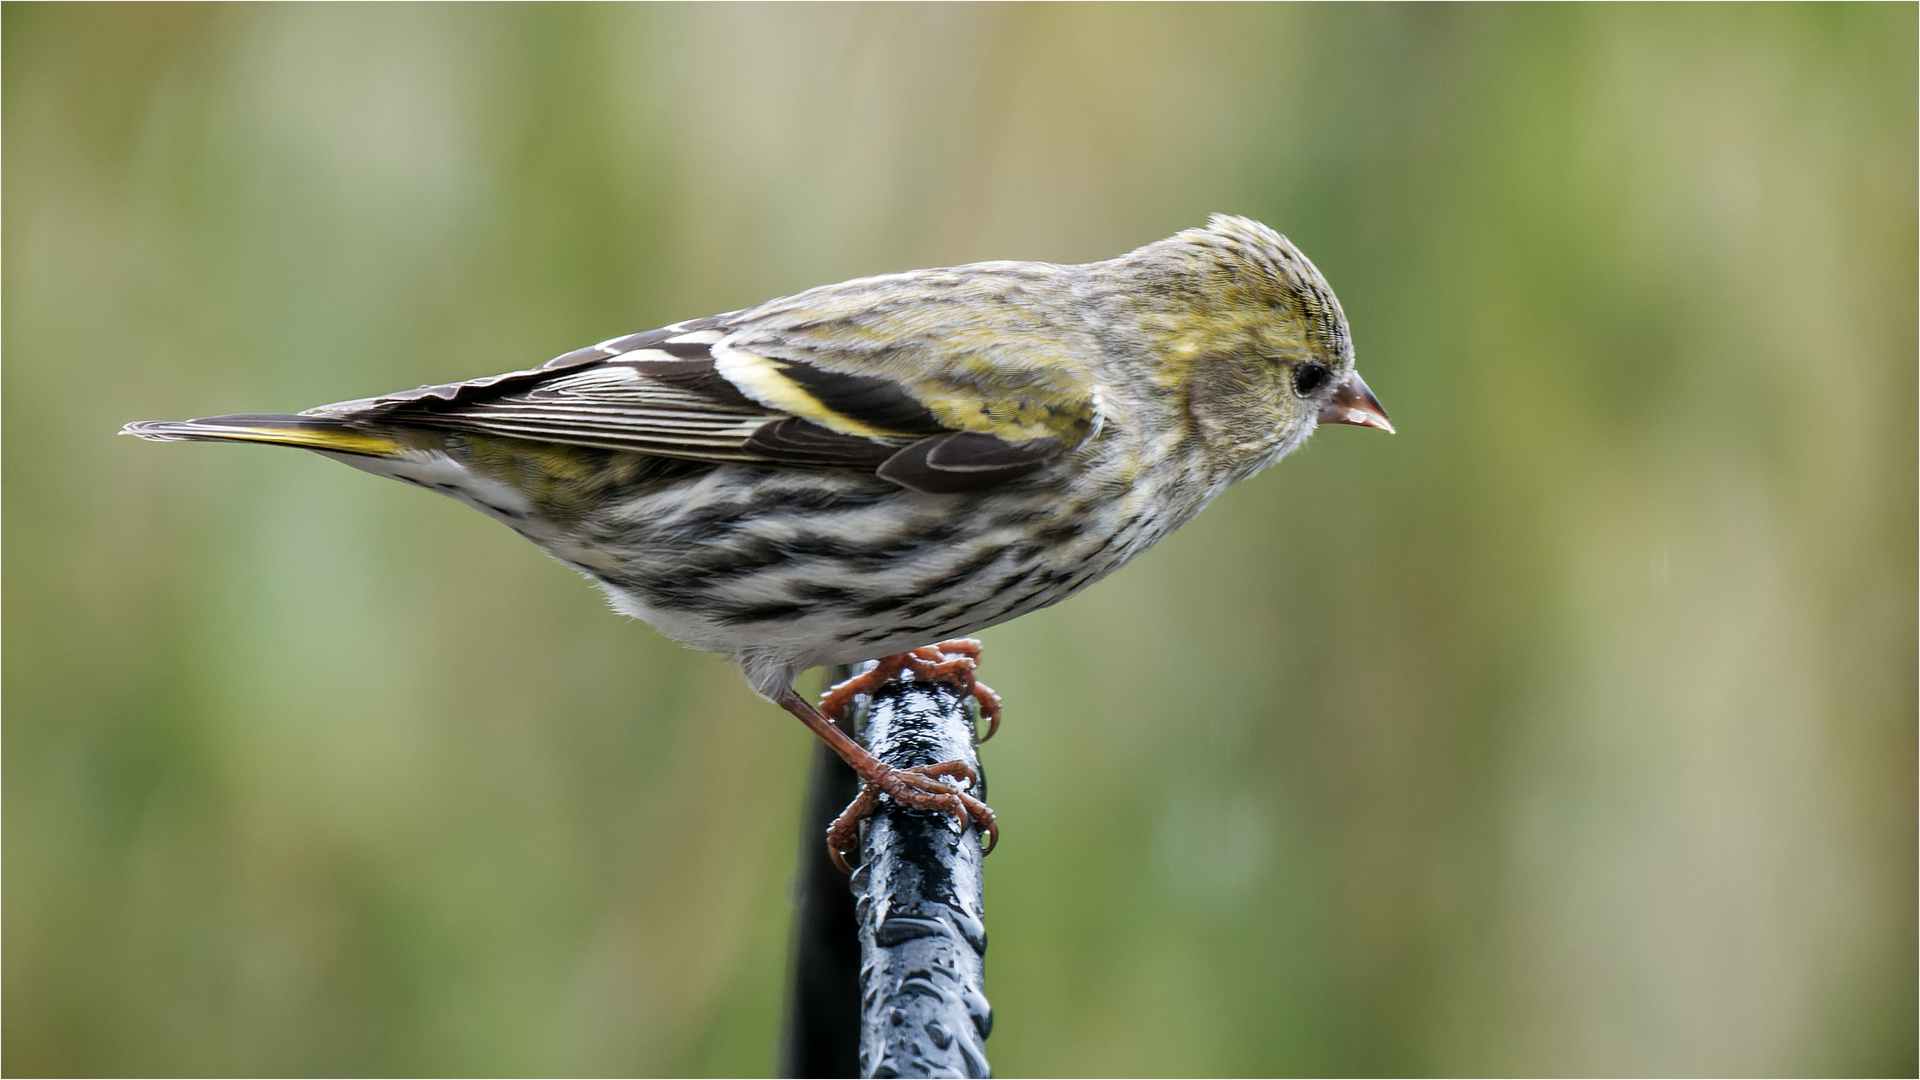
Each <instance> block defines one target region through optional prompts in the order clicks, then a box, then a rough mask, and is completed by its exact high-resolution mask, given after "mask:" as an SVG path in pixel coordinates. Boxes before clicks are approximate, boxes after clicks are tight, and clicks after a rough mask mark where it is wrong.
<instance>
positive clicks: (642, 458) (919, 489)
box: [126, 216, 1391, 779]
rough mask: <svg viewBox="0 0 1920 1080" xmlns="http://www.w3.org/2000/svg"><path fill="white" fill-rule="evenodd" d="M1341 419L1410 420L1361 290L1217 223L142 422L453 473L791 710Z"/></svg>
mask: <svg viewBox="0 0 1920 1080" xmlns="http://www.w3.org/2000/svg"><path fill="white" fill-rule="evenodd" d="M1328 421H1333V422H1344V423H1364V424H1370V425H1372V426H1377V427H1387V426H1388V425H1387V422H1386V418H1385V414H1384V412H1383V411H1381V409H1380V408H1379V405H1378V403H1377V402H1375V401H1374V400H1373V398H1372V396H1371V395H1370V394H1369V393H1368V392H1367V389H1366V386H1365V384H1364V383H1363V382H1361V381H1360V380H1359V377H1358V375H1357V374H1356V373H1355V372H1354V371H1353V354H1352V347H1351V344H1350V341H1349V338H1348V333H1347V325H1346V320H1345V317H1344V315H1343V314H1342V313H1341V310H1340V306H1339V303H1338V301H1337V300H1335V299H1334V296H1333V292H1332V290H1331V289H1330V288H1329V287H1328V286H1327V284H1326V282H1325V281H1324V280H1323V279H1322V278H1321V276H1320V274H1319V273H1318V271H1316V270H1315V269H1314V267H1313V265H1312V264H1311V263H1310V262H1308V261H1307V259H1306V257H1305V256H1303V255H1301V254H1300V253H1299V251H1298V250H1297V249H1295V248H1294V247H1293V245H1292V244H1290V243H1288V242H1287V241H1286V240H1285V239H1284V238H1283V237H1281V236H1280V235H1279V234H1277V233H1275V232H1273V231H1272V230H1271V229H1269V228H1267V227H1266V226H1264V225H1261V224H1259V223H1257V222H1253V221H1249V220H1247V219H1244V218H1234V217H1226V216H1216V217H1215V218H1214V219H1213V220H1212V221H1211V223H1210V224H1209V226H1208V227H1207V228H1206V229H1193V230H1188V231H1186V232H1183V233H1180V234H1178V235H1177V236H1174V237H1172V238H1170V239H1168V240H1163V241H1160V242H1158V243H1155V244H1150V245H1148V246H1146V247H1143V248H1141V249H1139V250H1137V251H1134V252H1132V253H1130V254H1128V255H1124V256H1121V257H1120V258H1118V259H1113V260H1109V261H1107V262H1100V263H1090V264H1085V265H1078V266H1060V265H1053V264H1047V263H1018V262H992V263H978V264H974V265H971V266H961V267H954V268H950V269H939V270H919V271H912V272H909V273H904V274H891V275H885V276H881V277H873V278H862V279H858V280H854V281H848V282H843V283H840V284H837V285H826V286H821V287H819V288H815V289H809V290H807V291H806V292H802V293H798V294H796V295H794V296H790V297H785V298H782V299H778V300H771V301H768V302H766V303H764V304H761V305H759V306H757V307H752V308H748V309H745V310H742V311H737V312H732V313H729V314H725V315H716V316H712V317H709V318H702V319H694V320H691V321H688V322H683V323H678V324H675V325H673V326H669V327H664V328H662V329H659V330H654V331H650V332H647V333H642V334H633V335H629V336H626V337H620V338H615V339H612V340H610V341H606V342H602V343H601V344H599V345H594V346H591V347H588V348H585V349H579V350H576V351H574V352H570V353H567V354H565V355H563V356H560V357H557V358H556V359H554V360H552V361H550V362H548V363H547V364H545V365H543V366H541V367H539V368H533V369H529V370H525V371H516V372H511V373H509V374H505V375H496V376H492V377H489V378H485V379H477V380H473V381H471V382H463V383H453V384H448V385H444V386H430V387H423V388H421V389H418V390H413V391H409V392H406V393H401V394H393V395H388V396H386V397H377V398H368V399H365V400H360V401H350V402H343V403H340V404H337V405H326V406H321V407H319V408H316V409H310V410H308V411H307V412H305V413H302V414H300V415H299V416H297V417H293V416H227V417H213V418H210V419H206V420H193V421H186V422H184V423H141V424H130V425H128V427H127V428H126V431H127V432H128V433H130V434H134V435H139V436H141V437H143V438H149V439H157V440H169V439H214V440H241V441H260V442H272V443H282V444H286V445H293V446H300V447H304V448H306V449H311V450H315V451H318V452H320V453H323V454H326V455H328V456H330V457H333V458H335V459H337V460H340V461H343V462H346V463H347V464H350V465H354V466H355V467H357V468H361V469H364V470H366V471H368V472H373V473H377V474H380V475H383V476H391V477H394V478H396V479H400V480H405V481H407V482H409V483H413V484H417V485H419V486H422V487H426V488H430V489H434V490H439V491H443V492H445V493H447V494H449V495H452V496H453V497H455V498H458V499H461V500H462V501H464V502H467V503H469V504H471V505H473V506H475V507H476V508H478V509H480V510H481V511H483V512H485V513H487V514H489V515H491V516H493V517H495V518H497V519H499V520H500V521H502V522H504V523H505V524H506V525H508V526H509V527H510V528H513V529H514V530H516V531H517V532H519V533H521V534H522V535H524V536H526V537H527V538H528V539H530V540H533V541H534V542H535V543H537V544H539V545H540V546H541V547H542V548H543V549H545V550H546V551H547V552H548V553H549V554H550V555H552V556H553V557H555V558H557V559H559V560H561V561H562V562H565V563H567V564H568V565H570V566H573V567H574V568H576V569H578V570H580V571H581V572H582V573H584V574H586V575H588V576H589V577H591V578H593V579H594V580H595V581H597V582H598V583H599V584H600V585H601V586H602V587H603V588H604V589H605V590H606V591H607V593H608V595H609V596H610V597H611V598H612V600H613V603H614V605H615V607H617V608H618V609H619V610H621V611H623V612H625V613H627V614H629V615H632V616H634V617H637V618H641V619H644V620H646V621H647V622H649V623H652V624H653V625H654V626H655V627H657V628H659V629H660V630H661V631H662V632H663V633H665V634H667V635H668V636H670V637H673V638H676V639H678V640H680V641H683V642H686V643H688V644H690V645H694V646H696V647H699V648H702V649H710V650H714V651H717V652H723V653H726V654H728V655H729V656H731V657H733V658H734V660H735V661H737V662H738V663H739V664H740V666H741V668H742V669H743V670H744V671H745V673H746V675H747V678H748V680H749V681H750V682H751V683H752V685H753V687H754V689H755V690H757V691H759V692H760V693H761V694H763V695H766V696H768V697H769V698H773V699H774V700H777V701H780V702H781V703H782V704H783V705H787V706H788V707H789V708H792V707H793V705H792V700H793V698H794V695H793V692H792V689H791V687H792V682H793V679H794V677H795V676H796V675H797V674H798V673H799V672H801V671H803V670H805V669H806V668H809V667H813V666H817V665H822V664H832V663H843V662H852V661H857V660H862V659H867V658H871V657H874V656H878V655H882V654H889V653H899V652H903V651H905V650H907V649H910V648H913V647H916V646H920V645H924V644H926V643H927V642H931V641H938V640H941V639H944V638H953V637H960V636H964V635H967V634H970V633H973V632H975V631H978V630H981V629H983V628H985V627H989V626H993V625H995V624H997V623H1001V622H1005V621H1006V620H1008V619H1011V618H1014V617H1016V616H1019V615H1021V614H1024V613H1026V612H1029V611H1033V610H1035V609H1037V608H1041V607H1045V606H1047V605H1049V604H1052V603H1055V602H1057V601H1059V600H1062V599H1064V598H1066V597H1067V596H1069V595H1072V594H1073V593H1074V592H1076V591H1078V590H1079V589H1081V588H1083V587H1085V586H1086V585H1087V584H1089V583H1091V582H1093V581H1095V580H1098V579H1099V578H1100V577H1102V576H1104V575H1106V574H1107V573H1110V572H1111V571H1113V570H1114V569H1116V568H1118V567H1119V566H1121V565H1122V564H1124V563H1125V562H1126V561H1127V560H1128V559H1131V558H1132V557H1134V556H1135V555H1137V554H1139V553H1140V552H1142V551H1144V550H1146V549H1147V548H1148V547H1150V546H1152V545H1153V544H1154V543H1155V542H1156V541H1158V540H1159V539H1160V538H1161V537H1163V536H1165V535H1166V534H1167V533H1168V532H1170V531H1172V530H1173V529H1175V528H1178V527H1179V526H1180V525H1181V524H1183V523H1185V522H1186V521H1187V520H1189V519H1190V518H1192V517H1193V515H1194V514H1196V513H1198V512H1199V511H1200V509H1201V508H1203V507H1204V506H1205V505H1206V504H1207V503H1208V502H1209V501H1211V500H1212V499H1213V498H1214V497H1215V496H1216V495H1218V494H1219V493H1220V492H1221V491H1222V490H1224V489H1225V488H1226V487H1227V485H1229V484H1231V483H1232V482H1234V481H1236V480H1239V479H1242V478H1245V477H1247V476H1250V475H1252V474H1253V473H1255V472H1257V471H1259V470H1260V469H1262V468H1264V467H1265V466H1267V465H1269V464H1272V463H1273V462H1275V461H1277V460H1279V459H1280V458H1281V457H1282V456H1284V455H1285V454H1286V453H1287V452H1288V451H1290V450H1292V449H1293V448H1294V447H1296V446H1298V445H1299V444H1300V442H1301V441H1302V440H1304V439H1305V438H1306V437H1307V436H1308V435H1309V434H1311V433H1312V431H1313V429H1314V427H1315V426H1316V424H1317V423H1320V422H1328ZM1389 430H1391V429H1390V428H1389ZM804 718H805V717H803V719H804ZM810 723H811V721H810ZM816 730H818V729H817V728H816ZM869 779H872V778H871V777H869Z"/></svg>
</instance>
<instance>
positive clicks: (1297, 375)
mask: <svg viewBox="0 0 1920 1080" xmlns="http://www.w3.org/2000/svg"><path fill="white" fill-rule="evenodd" d="M1331 374H1333V373H1332V372H1330V371H1328V370H1327V365H1325V364H1322V363H1319V362H1318V361H1314V360H1309V361H1307V362H1306V363H1304V364H1301V365H1299V366H1298V367H1295V368H1294V369H1293V392H1294V393H1296V394H1299V395H1300V396H1301V397H1312V396H1313V392H1314V391H1315V390H1318V389H1320V388H1321V387H1323V386H1325V385H1327V376H1329V375H1331Z"/></svg>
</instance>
